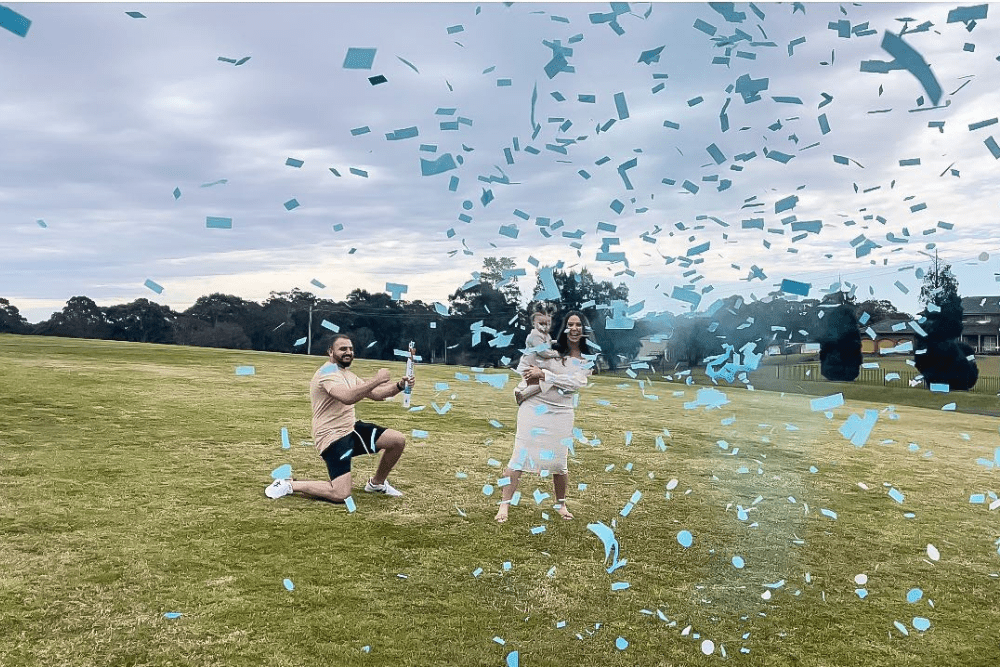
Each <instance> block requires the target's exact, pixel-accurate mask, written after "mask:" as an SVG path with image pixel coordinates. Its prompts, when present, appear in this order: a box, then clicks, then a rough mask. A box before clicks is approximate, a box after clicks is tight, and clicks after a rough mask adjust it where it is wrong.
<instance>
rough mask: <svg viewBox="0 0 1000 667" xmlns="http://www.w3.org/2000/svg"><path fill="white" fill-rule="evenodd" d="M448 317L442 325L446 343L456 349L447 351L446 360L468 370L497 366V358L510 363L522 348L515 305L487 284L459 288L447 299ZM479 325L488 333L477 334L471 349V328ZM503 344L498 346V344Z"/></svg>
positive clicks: (522, 333) (521, 337) (522, 334)
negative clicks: (476, 339)
mask: <svg viewBox="0 0 1000 667" xmlns="http://www.w3.org/2000/svg"><path fill="white" fill-rule="evenodd" d="M448 300H449V301H450V302H451V313H452V315H451V316H449V317H448V318H447V320H446V321H445V323H444V326H445V334H446V337H447V339H448V340H449V341H452V340H454V341H455V343H458V345H459V347H458V348H457V349H455V350H453V351H449V358H453V359H455V360H456V361H460V363H465V362H468V363H469V365H472V366H488V365H498V364H499V362H500V360H501V357H504V356H506V357H508V358H510V359H511V360H512V361H513V360H514V359H515V358H516V357H517V356H518V354H519V352H518V350H520V349H522V348H523V347H524V337H525V329H521V328H519V327H517V326H516V323H517V320H518V318H519V315H520V312H519V309H518V306H517V304H516V303H511V302H509V301H508V300H507V299H506V297H505V296H504V294H503V292H501V291H500V290H498V289H496V288H494V287H493V286H492V285H490V284H489V283H484V282H479V283H476V284H474V285H471V286H469V287H464V286H463V287H461V288H459V289H458V290H456V291H455V293H454V294H452V295H450V296H449V297H448ZM480 322H481V323H482V324H481V326H482V327H486V328H487V329H492V330H494V331H495V332H496V333H495V334H494V333H490V332H489V331H485V332H481V333H480V335H479V337H478V338H479V343H478V344H476V345H473V335H474V333H473V330H472V329H471V327H472V326H473V325H475V324H478V323H480ZM502 342H504V343H505V344H503V345H501V344H500V343H502Z"/></svg>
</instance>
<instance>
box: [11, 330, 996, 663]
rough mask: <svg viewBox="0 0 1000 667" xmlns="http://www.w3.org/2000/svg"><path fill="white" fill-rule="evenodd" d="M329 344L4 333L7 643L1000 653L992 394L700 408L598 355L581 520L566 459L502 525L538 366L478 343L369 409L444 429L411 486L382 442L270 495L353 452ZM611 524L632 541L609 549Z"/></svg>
mask: <svg viewBox="0 0 1000 667" xmlns="http://www.w3.org/2000/svg"><path fill="white" fill-rule="evenodd" d="M320 363H321V359H318V358H306V357H303V356H290V355H277V354H268V353H258V352H240V351H220V350H208V349H198V348H183V347H172V346H156V345H138V344H128V343H115V342H109V341H79V340H70V339H56V338H43V337H17V336H6V335H5V336H0V535H2V540H0V562H2V566H0V665H4V666H5V667H6V666H8V665H9V666H17V667H21V666H33V665H46V666H48V665H60V666H76V665H80V666H83V665H86V666H91V665H121V666H124V665H219V666H227V667H229V666H243V665H275V666H281V665H286V666H292V665H295V666H299V665H314V664H317V665H318V664H326V665H414V666H416V665H483V666H501V665H506V664H513V658H512V657H510V658H509V656H510V654H512V652H514V651H516V652H517V653H518V658H519V664H520V665H523V666H525V667H533V666H536V665H572V666H579V665H602V666H603V665H670V666H673V665H677V666H682V665H683V666H698V665H714V664H722V663H726V664H737V665H809V666H817V667H819V666H824V667H829V666H833V665H884V666H898V665H907V666H909V665H926V666H935V667H937V666H940V665H962V666H973V667H978V666H980V665H982V666H986V665H996V664H997V663H998V662H1000V633H998V630H997V629H998V628H1000V576H998V573H1000V554H998V545H997V541H998V539H1000V521H998V518H1000V511H997V510H990V509H989V506H990V503H991V502H992V501H993V497H991V496H990V495H989V494H990V493H991V492H995V491H1000V488H998V487H1000V467H993V468H990V467H987V466H985V465H983V464H981V463H977V459H980V458H982V459H987V460H993V458H994V450H995V448H996V447H997V446H1000V437H998V430H997V420H996V419H995V418H991V417H987V416H980V415H973V414H968V413H963V412H961V410H962V409H963V403H964V401H965V398H966V397H964V396H963V397H960V398H958V399H957V402H958V403H959V412H957V413H950V412H942V411H941V410H940V409H939V406H938V407H937V408H934V409H928V408H921V407H911V406H907V405H905V403H904V402H903V401H900V400H897V399H898V398H899V397H898V396H897V395H896V393H894V392H897V393H898V391H899V390H892V389H882V388H878V389H879V390H878V392H877V393H875V394H874V395H873V396H872V398H871V400H870V401H865V400H863V401H857V402H855V401H848V403H847V405H845V406H843V407H839V408H836V409H835V410H834V411H833V412H834V416H833V418H832V419H827V417H826V416H824V414H823V413H822V412H812V411H811V410H810V406H809V400H810V398H811V397H810V396H804V395H796V394H790V393H784V394H782V393H780V392H769V391H753V392H751V391H747V390H745V389H739V388H728V387H719V389H721V390H722V391H723V392H724V393H725V394H726V396H727V398H728V400H729V401H730V402H729V403H727V404H725V405H722V406H721V407H719V408H715V409H707V408H706V407H704V406H698V407H693V406H688V407H685V403H691V402H695V401H696V398H697V395H698V394H697V392H698V390H699V388H700V387H698V386H685V385H681V384H676V383H665V382H662V381H656V382H654V383H652V384H648V383H647V384H646V385H645V387H644V391H645V394H646V397H644V396H643V393H642V392H641V391H640V388H639V386H638V383H637V382H635V381H628V380H622V379H621V378H613V377H608V376H601V377H596V378H595V379H594V382H593V386H592V387H589V388H587V389H585V390H584V391H583V392H582V395H581V400H580V408H579V410H578V412H577V425H578V426H579V427H580V428H581V429H582V431H583V433H584V436H585V439H586V440H587V442H586V443H583V442H578V443H577V444H576V446H575V454H573V455H571V463H570V483H571V484H570V494H569V495H570V501H569V503H570V507H571V508H572V509H573V510H574V512H575V513H576V516H577V519H576V520H575V521H572V522H564V521H561V520H559V521H557V519H558V516H557V515H556V514H555V512H554V511H553V510H552V507H551V498H549V499H546V500H544V501H543V502H542V503H541V505H537V506H536V503H535V500H534V499H533V492H534V491H535V490H536V489H539V490H540V491H542V492H551V484H550V483H548V480H539V479H538V478H536V477H529V476H526V477H525V478H524V481H523V482H522V486H521V490H522V492H523V497H522V498H521V501H520V504H519V506H517V507H513V508H512V509H511V520H510V522H509V523H507V524H505V525H502V526H501V525H497V524H495V523H494V522H493V521H492V516H493V513H494V512H495V508H496V502H497V500H498V499H499V493H498V492H497V491H494V492H493V494H492V495H491V496H486V495H484V492H483V486H484V485H485V484H492V485H494V486H495V485H496V480H497V477H498V476H499V475H500V473H501V471H500V470H499V469H497V468H496V467H493V466H491V465H490V464H489V461H490V459H495V460H496V461H506V460H507V457H508V456H509V454H510V450H511V446H512V443H513V435H514V417H515V405H514V401H513V397H512V393H511V388H512V385H510V384H508V386H507V387H506V388H504V389H502V390H500V389H495V388H493V387H491V386H489V385H487V384H483V383H478V382H475V381H474V374H473V380H472V381H463V380H461V379H456V377H455V373H456V371H464V372H466V373H470V372H469V370H468V369H457V368H455V367H443V366H419V367H418V382H419V384H418V387H417V388H416V390H415V393H414V405H415V406H426V408H425V409H424V410H422V411H417V412H409V413H407V412H404V411H403V409H402V407H401V405H400V404H399V402H398V401H388V402H385V403H380V404H376V403H371V402H365V403H363V404H362V405H360V406H359V410H358V412H359V416H361V417H363V418H365V419H370V420H373V421H377V422H380V423H383V424H385V425H387V426H390V427H393V428H396V429H398V430H400V431H403V432H404V433H407V434H410V433H411V431H412V430H413V429H421V430H424V431H427V432H428V437H427V438H426V439H420V438H412V437H409V438H408V440H409V445H408V448H407V451H406V453H405V454H404V457H403V460H402V462H401V463H400V466H399V468H398V470H397V472H396V473H395V474H394V476H393V478H392V481H393V483H394V484H395V485H396V486H398V487H399V488H400V489H401V490H403V491H404V492H405V493H406V495H405V496H404V497H403V498H399V499H391V498H380V497H371V496H369V495H367V494H364V493H362V492H361V491H360V489H359V488H358V484H357V481H358V480H360V479H363V478H364V477H365V476H367V475H368V474H370V472H371V470H372V469H373V462H372V460H371V459H362V460H357V461H356V463H355V470H356V471H357V473H358V474H357V478H358V480H356V483H355V487H356V490H357V492H356V493H355V494H354V498H355V500H356V502H357V511H356V512H354V513H349V512H347V511H346V509H345V508H344V507H343V506H339V505H332V504H327V503H322V502H317V501H310V500H306V499H303V498H298V497H286V498H282V499H279V500H277V501H272V500H269V499H267V498H265V497H264V495H263V488H264V486H266V485H267V483H268V482H270V472H271V471H272V470H273V469H274V468H277V467H278V466H279V465H282V464H285V463H289V464H291V465H292V467H293V469H294V471H295V475H296V477H298V478H322V476H323V475H324V473H325V468H324V466H323V464H322V461H321V459H320V458H319V457H318V456H317V455H316V453H315V450H314V449H313V448H312V447H311V446H308V444H307V441H309V439H310V435H309V416H310V411H309V403H308V395H307V383H308V380H309V378H310V376H311V374H312V372H313V371H314V370H315V368H317V367H318V366H319V364H320ZM241 365H252V366H254V367H255V368H256V375H254V376H246V377H244V376H236V375H235V367H236V366H241ZM355 365H356V366H357V367H358V369H359V373H360V374H362V375H369V374H370V373H372V372H374V370H376V369H377V366H376V365H375V364H374V363H372V362H366V361H364V360H360V361H357V362H355ZM391 370H392V371H393V373H394V376H398V374H399V373H400V371H401V370H402V364H392V365H391ZM491 372H494V371H491ZM470 374H471V373H470ZM441 382H446V383H448V385H449V388H448V389H447V390H442V391H435V383H441ZM814 384H815V383H814ZM924 395H926V393H925V394H924ZM651 396H656V397H657V398H656V399H655V400H653V399H652V398H650V397H651ZM703 396H704V395H703ZM971 398H972V397H971V396H969V399H970V400H971ZM985 398H988V397H984V400H985ZM993 400H994V401H995V400H996V399H995V397H994V398H993ZM446 401H450V402H451V403H452V406H453V407H452V408H451V410H450V411H448V412H447V413H446V414H437V412H436V411H435V410H434V409H433V408H432V407H431V403H432V402H436V404H437V405H438V406H442V405H444V404H445V402H446ZM935 402H936V403H942V402H943V401H942V400H940V397H935ZM888 404H894V405H896V408H895V409H894V410H888V409H886V405H888ZM866 408H868V409H878V410H880V412H879V418H878V421H877V423H876V424H875V426H874V429H873V431H872V433H871V436H870V437H869V438H868V440H867V443H866V444H865V445H864V446H863V447H855V446H854V445H852V444H851V443H850V442H848V441H847V440H846V439H845V438H844V437H842V436H841V435H840V433H838V429H839V428H840V427H841V425H842V424H844V423H845V420H847V418H848V417H849V415H851V414H863V411H864V410H865V409H866ZM894 417H895V418H894ZM490 420H496V421H497V422H499V423H500V424H501V425H502V426H501V427H500V428H496V427H494V426H492V425H491V424H490ZM282 427H285V428H288V430H289V433H290V436H291V437H290V439H291V448H290V449H287V450H285V449H282V445H281V436H280V430H281V428H282ZM665 430H666V431H665ZM627 431H630V432H631V433H632V437H631V444H628V445H627V444H626V440H627V436H626V432H627ZM657 436H662V439H663V443H664V445H665V450H664V451H660V450H659V449H658V448H657V446H656V438H657ZM460 474H462V476H460ZM671 480H677V482H676V487H675V488H673V489H672V490H671V491H668V490H667V487H668V486H673V485H672V484H670V482H671ZM579 483H585V484H587V487H586V489H583V490H581V489H579V488H578V484H579ZM862 485H863V486H862ZM893 490H894V491H893ZM636 491H639V492H641V494H642V495H641V498H639V499H638V501H637V502H636V503H635V506H634V508H633V509H632V510H631V512H630V513H628V514H627V516H622V511H623V508H625V507H626V504H627V503H628V502H629V500H630V499H631V498H633V497H634V496H633V494H634V493H635V492H636ZM898 494H901V495H898ZM973 494H985V497H984V500H985V502H984V503H970V496H972V495H973ZM893 496H895V497H896V498H898V499H899V500H902V502H901V503H900V502H897V500H895V499H894V498H893ZM824 510H825V512H824ZM833 514H835V516H836V518H833V516H832V515H833ZM546 517H548V518H546ZM596 522H602V523H604V524H605V525H608V526H611V525H612V524H613V525H614V532H615V535H616V537H617V540H618V543H619V544H620V554H619V555H620V557H621V558H623V559H627V561H628V562H627V564H626V565H624V566H623V567H621V568H619V569H617V570H615V571H614V572H613V573H610V574H609V573H608V572H607V567H608V566H609V565H610V564H611V561H610V560H609V561H607V562H606V561H605V548H604V546H603V544H602V542H601V540H600V539H598V537H597V535H595V533H593V532H591V531H590V530H588V524H590V523H596ZM613 522H614V523H613ZM539 526H544V527H545V531H544V532H540V533H537V534H536V533H533V532H532V528H536V527H539ZM682 530H687V531H690V533H692V535H693V544H692V545H691V546H690V547H689V548H684V547H682V546H681V545H680V544H679V542H678V540H677V535H678V532H679V531H682ZM928 545H934V547H936V549H937V550H939V553H940V558H939V560H934V559H932V558H931V557H930V556H929V555H928ZM734 556H740V557H742V558H743V559H744V561H745V567H743V568H742V569H738V568H736V567H735V566H734V565H733V557H734ZM505 563H509V569H506V568H505V565H504V564H505ZM480 568H481V572H479V573H478V576H474V574H473V573H474V572H475V571H477V570H479V569H480ZM858 575H866V576H867V582H866V583H864V584H859V583H857V582H858V581H863V579H861V578H860V577H859V576H858ZM285 579H289V580H291V582H293V584H294V590H291V591H289V590H286V587H285V586H284V585H283V581H284V580H285ZM616 582H625V583H628V584H629V587H628V588H627V589H624V590H613V584H615V583H616ZM615 588H619V587H615ZM915 588H919V589H921V591H922V597H921V599H920V600H918V601H916V602H913V603H910V602H908V601H907V593H908V592H909V591H911V590H912V589H915ZM856 589H864V590H865V591H866V594H865V593H863V592H862V593H860V594H859V592H856ZM862 594H865V597H861V595H862ZM914 595H915V594H914ZM765 598H767V599H765ZM168 612H179V613H181V614H182V616H180V617H179V618H174V619H170V618H167V617H165V616H164V614H165V613H168ZM918 617H919V618H926V619H927V620H928V621H929V622H930V627H929V629H927V630H926V631H920V630H918V629H916V627H915V624H914V618H918ZM894 622H898V623H899V624H900V625H901V626H902V627H903V628H904V629H905V630H906V631H907V632H908V634H906V635H904V634H903V632H901V631H900V630H899V629H898V628H897V627H896V625H894ZM919 624H920V622H919V621H918V622H917V625H919ZM618 638H622V639H624V640H626V641H627V642H628V646H627V647H626V648H624V650H621V649H619V648H618V647H617V646H616V640H618ZM706 640H710V641H711V642H712V646H708V645H707V644H703V642H705V641H706ZM500 642H504V643H503V644H501V643H500ZM703 647H704V648H705V649H706V650H707V649H709V648H711V649H712V652H711V655H706V654H705V653H703ZM723 650H724V651H725V656H723Z"/></svg>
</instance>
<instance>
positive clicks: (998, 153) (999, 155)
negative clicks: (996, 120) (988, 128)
mask: <svg viewBox="0 0 1000 667" xmlns="http://www.w3.org/2000/svg"><path fill="white" fill-rule="evenodd" d="M983 143H984V144H986V148H988V149H989V151H990V153H991V154H992V155H993V158H994V159H996V160H1000V146H998V145H997V140H996V139H994V138H993V137H987V138H986V141H984V142H983Z"/></svg>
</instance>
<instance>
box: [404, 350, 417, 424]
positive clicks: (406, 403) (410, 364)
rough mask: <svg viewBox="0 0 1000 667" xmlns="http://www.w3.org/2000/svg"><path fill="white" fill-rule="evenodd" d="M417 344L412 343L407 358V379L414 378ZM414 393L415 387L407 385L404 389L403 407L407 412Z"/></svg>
mask: <svg viewBox="0 0 1000 667" xmlns="http://www.w3.org/2000/svg"><path fill="white" fill-rule="evenodd" d="M416 351H417V348H416V344H415V343H414V342H413V341H412V340H411V341H410V356H409V357H407V358H406V377H411V376H413V355H414V354H415V353H416ZM412 392H413V387H411V386H410V385H409V384H407V385H406V386H405V387H404V388H403V407H404V408H406V409H407V410H409V409H410V393H412Z"/></svg>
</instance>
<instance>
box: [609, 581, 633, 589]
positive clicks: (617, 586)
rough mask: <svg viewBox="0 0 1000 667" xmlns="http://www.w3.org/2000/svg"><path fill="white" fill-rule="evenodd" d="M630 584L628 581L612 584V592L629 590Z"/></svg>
mask: <svg viewBox="0 0 1000 667" xmlns="http://www.w3.org/2000/svg"><path fill="white" fill-rule="evenodd" d="M628 587H629V584H628V582H627V581H616V582H614V583H613V584H611V590H613V591H624V590H626V589H628Z"/></svg>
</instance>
